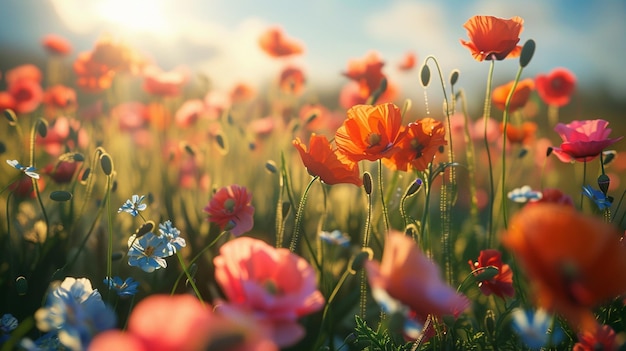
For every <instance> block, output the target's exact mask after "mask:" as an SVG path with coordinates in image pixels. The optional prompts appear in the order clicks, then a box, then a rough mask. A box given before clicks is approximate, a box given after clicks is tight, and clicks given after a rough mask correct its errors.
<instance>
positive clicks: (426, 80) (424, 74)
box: [420, 64, 430, 88]
mask: <svg viewBox="0 0 626 351" xmlns="http://www.w3.org/2000/svg"><path fill="white" fill-rule="evenodd" d="M420 81H421V82H422V86H423V87H424V88H426V87H427V86H428V84H430V68H429V67H428V65H426V64H425V65H424V66H422V71H421V72H420Z"/></svg>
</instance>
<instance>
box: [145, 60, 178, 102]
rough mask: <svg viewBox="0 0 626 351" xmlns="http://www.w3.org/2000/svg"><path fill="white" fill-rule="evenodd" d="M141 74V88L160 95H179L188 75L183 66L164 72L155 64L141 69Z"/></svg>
mask: <svg viewBox="0 0 626 351" xmlns="http://www.w3.org/2000/svg"><path fill="white" fill-rule="evenodd" d="M143 75H144V80H143V90H144V91H145V92H146V93H148V94H151V95H156V96H162V97H176V96H179V95H180V94H181V91H182V89H183V87H184V85H185V84H186V83H187V81H188V75H187V73H186V72H185V70H184V69H183V68H178V69H175V70H173V71H169V72H164V71H162V70H161V69H160V68H158V67H156V66H149V67H146V68H145V69H144V70H143Z"/></svg>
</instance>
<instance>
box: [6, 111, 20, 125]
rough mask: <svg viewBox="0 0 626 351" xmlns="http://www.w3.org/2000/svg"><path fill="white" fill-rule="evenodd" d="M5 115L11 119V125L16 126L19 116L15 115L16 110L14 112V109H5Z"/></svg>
mask: <svg viewBox="0 0 626 351" xmlns="http://www.w3.org/2000/svg"><path fill="white" fill-rule="evenodd" d="M4 117H5V118H6V119H7V120H8V121H9V125H11V126H14V125H16V124H17V116H16V115H15V112H13V110H11V109H8V108H7V109H5V110H4Z"/></svg>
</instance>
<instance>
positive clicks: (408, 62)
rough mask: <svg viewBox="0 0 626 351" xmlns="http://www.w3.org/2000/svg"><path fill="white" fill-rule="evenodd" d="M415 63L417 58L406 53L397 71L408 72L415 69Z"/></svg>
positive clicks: (410, 53) (412, 54)
mask: <svg viewBox="0 0 626 351" xmlns="http://www.w3.org/2000/svg"><path fill="white" fill-rule="evenodd" d="M416 62H417V56H415V54H414V53H412V52H407V53H406V54H405V55H404V57H403V58H402V61H400V64H398V69H399V70H401V71H410V70H412V69H413V67H415V63H416Z"/></svg>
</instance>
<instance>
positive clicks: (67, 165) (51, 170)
mask: <svg viewBox="0 0 626 351" xmlns="http://www.w3.org/2000/svg"><path fill="white" fill-rule="evenodd" d="M78 166H79V162H76V161H73V160H72V161H59V162H58V163H57V164H49V165H48V166H46V167H44V169H43V170H42V173H44V174H47V175H48V176H50V178H52V180H54V181H55V182H56V183H57V184H64V183H69V182H71V181H72V179H74V174H75V173H76V170H78Z"/></svg>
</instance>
